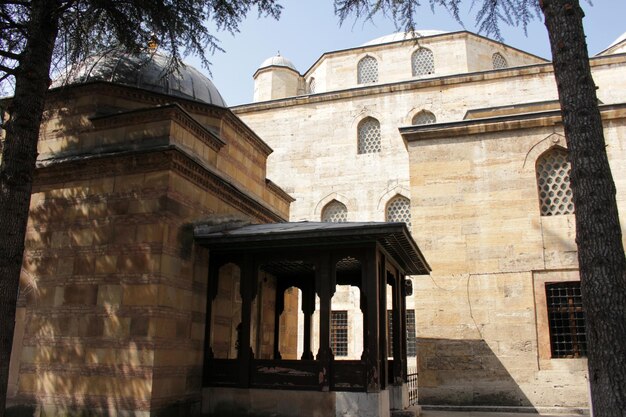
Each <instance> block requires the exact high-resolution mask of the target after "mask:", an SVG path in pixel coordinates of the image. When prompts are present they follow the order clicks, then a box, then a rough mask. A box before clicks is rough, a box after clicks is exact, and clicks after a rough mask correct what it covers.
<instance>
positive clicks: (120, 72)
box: [52, 52, 226, 107]
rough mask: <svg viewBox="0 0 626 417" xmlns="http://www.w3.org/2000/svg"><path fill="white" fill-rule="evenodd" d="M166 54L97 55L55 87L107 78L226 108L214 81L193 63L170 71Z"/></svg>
mask: <svg viewBox="0 0 626 417" xmlns="http://www.w3.org/2000/svg"><path fill="white" fill-rule="evenodd" d="M168 61H169V59H168V58H167V57H166V56H163V55H160V54H152V53H147V52H141V53H138V54H130V53H125V52H112V53H107V54H102V55H95V56H92V57H89V58H87V59H86V60H85V61H83V62H81V63H80V64H78V65H76V66H74V67H73V68H72V69H71V70H69V71H67V73H66V74H64V75H61V76H59V77H57V78H56V79H55V80H54V82H53V83H52V88H55V87H61V86H63V85H70V84H83V83H88V82H93V81H106V82H110V83H113V84H121V85H127V86H131V87H137V88H141V89H143V90H148V91H154V92H156V93H162V94H167V95H170V96H175V97H181V98H185V99H189V100H195V101H200V102H203V103H208V104H213V105H216V106H220V107H226V103H225V102H224V99H223V98H222V96H221V95H220V93H219V91H218V90H217V88H215V85H213V82H211V80H209V79H208V78H207V77H205V76H204V75H203V74H202V73H201V72H200V71H198V70H197V69H195V68H194V67H192V66H190V65H183V66H181V67H179V68H178V70H174V71H171V72H168V68H167V65H168Z"/></svg>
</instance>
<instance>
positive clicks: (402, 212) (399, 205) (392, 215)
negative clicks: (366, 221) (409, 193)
mask: <svg viewBox="0 0 626 417" xmlns="http://www.w3.org/2000/svg"><path fill="white" fill-rule="evenodd" d="M385 219H386V220H387V221H388V222H404V223H406V225H407V226H408V227H409V229H410V228H411V201H410V200H409V199H408V198H406V197H403V196H401V195H397V196H395V197H394V198H392V199H391V200H389V203H387V213H385Z"/></svg>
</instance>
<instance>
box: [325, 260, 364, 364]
mask: <svg viewBox="0 0 626 417" xmlns="http://www.w3.org/2000/svg"><path fill="white" fill-rule="evenodd" d="M335 271H336V281H337V286H336V288H335V293H334V294H333V297H332V298H331V317H330V319H331V320H330V346H331V350H332V352H333V356H334V358H335V360H359V359H361V355H362V354H363V346H364V332H363V311H362V310H361V304H362V294H361V273H362V271H361V262H360V261H359V260H357V259H355V258H352V257H349V256H348V257H345V258H343V259H341V260H339V261H338V262H337V263H336V265H335Z"/></svg>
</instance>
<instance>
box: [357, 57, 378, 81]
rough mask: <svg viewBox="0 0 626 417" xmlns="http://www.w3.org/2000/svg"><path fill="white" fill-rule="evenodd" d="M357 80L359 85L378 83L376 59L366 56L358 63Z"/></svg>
mask: <svg viewBox="0 0 626 417" xmlns="http://www.w3.org/2000/svg"><path fill="white" fill-rule="evenodd" d="M357 79H358V83H359V84H371V83H376V82H378V61H376V58H374V57H372V56H366V57H365V58H363V59H362V60H360V61H359V64H358V66H357Z"/></svg>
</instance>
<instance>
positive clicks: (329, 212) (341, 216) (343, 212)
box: [322, 200, 348, 223]
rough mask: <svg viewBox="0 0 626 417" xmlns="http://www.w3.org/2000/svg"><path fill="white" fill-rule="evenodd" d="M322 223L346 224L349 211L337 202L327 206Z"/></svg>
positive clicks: (334, 201) (323, 212) (323, 211)
mask: <svg viewBox="0 0 626 417" xmlns="http://www.w3.org/2000/svg"><path fill="white" fill-rule="evenodd" d="M322 221H323V222H328V223H344V222H347V221H348V209H347V208H346V206H345V205H344V204H342V203H340V202H339V201H337V200H333V201H331V202H330V203H328V204H326V207H324V209H323V210H322Z"/></svg>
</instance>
